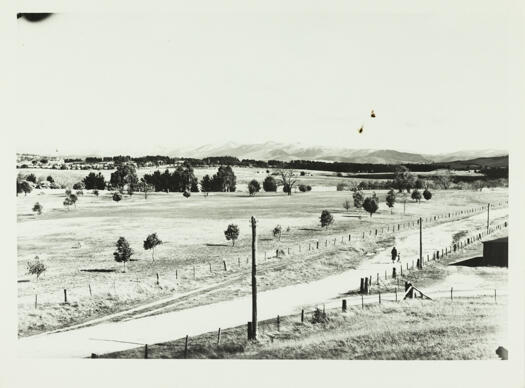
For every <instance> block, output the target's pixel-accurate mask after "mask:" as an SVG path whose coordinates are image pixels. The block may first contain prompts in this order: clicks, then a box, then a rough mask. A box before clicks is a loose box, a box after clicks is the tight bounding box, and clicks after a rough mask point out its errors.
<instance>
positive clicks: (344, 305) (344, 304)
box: [342, 299, 346, 313]
mask: <svg viewBox="0 0 525 388" xmlns="http://www.w3.org/2000/svg"><path fill="white" fill-rule="evenodd" d="M342 310H343V313H344V312H346V299H343V305H342Z"/></svg>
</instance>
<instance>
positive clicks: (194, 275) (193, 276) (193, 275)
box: [193, 266, 195, 279]
mask: <svg viewBox="0 0 525 388" xmlns="http://www.w3.org/2000/svg"><path fill="white" fill-rule="evenodd" d="M193 279H195V266H193Z"/></svg>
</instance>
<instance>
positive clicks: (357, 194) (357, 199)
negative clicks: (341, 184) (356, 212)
mask: <svg viewBox="0 0 525 388" xmlns="http://www.w3.org/2000/svg"><path fill="white" fill-rule="evenodd" d="M352 196H353V197H354V206H355V207H356V208H357V209H359V208H361V207H362V206H363V201H364V200H365V197H364V196H363V192H362V191H361V190H354V193H353V194H352Z"/></svg>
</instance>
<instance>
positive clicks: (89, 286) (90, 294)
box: [88, 284, 93, 296]
mask: <svg viewBox="0 0 525 388" xmlns="http://www.w3.org/2000/svg"><path fill="white" fill-rule="evenodd" d="M88 288H89V296H93V293H92V292H91V284H88Z"/></svg>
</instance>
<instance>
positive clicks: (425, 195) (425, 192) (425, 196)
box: [423, 189, 432, 201]
mask: <svg viewBox="0 0 525 388" xmlns="http://www.w3.org/2000/svg"><path fill="white" fill-rule="evenodd" d="M423 198H425V199H426V200H427V201H428V200H429V199H431V198H432V193H431V192H430V190H429V189H425V191H423Z"/></svg>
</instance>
